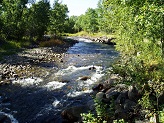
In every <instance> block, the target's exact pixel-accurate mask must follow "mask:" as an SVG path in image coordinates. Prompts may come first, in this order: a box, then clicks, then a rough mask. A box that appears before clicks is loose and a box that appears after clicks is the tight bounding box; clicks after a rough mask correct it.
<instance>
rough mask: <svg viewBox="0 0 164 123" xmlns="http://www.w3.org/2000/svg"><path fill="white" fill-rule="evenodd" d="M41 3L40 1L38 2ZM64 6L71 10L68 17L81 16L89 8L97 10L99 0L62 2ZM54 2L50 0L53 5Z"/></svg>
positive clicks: (64, 0)
mask: <svg viewBox="0 0 164 123" xmlns="http://www.w3.org/2000/svg"><path fill="white" fill-rule="evenodd" d="M36 1H39V0H36ZM60 1H62V3H63V4H66V5H67V7H68V10H69V13H68V15H69V16H72V15H75V16H79V15H81V14H84V13H85V12H86V10H87V9H88V8H93V9H94V8H96V7H97V3H98V0H60ZM53 2H54V0H50V3H51V4H53Z"/></svg>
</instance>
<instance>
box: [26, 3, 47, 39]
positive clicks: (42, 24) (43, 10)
mask: <svg viewBox="0 0 164 123" xmlns="http://www.w3.org/2000/svg"><path fill="white" fill-rule="evenodd" d="M49 9H50V5H49V3H48V2H43V1H40V2H38V3H36V4H33V5H32V6H31V7H30V8H29V9H26V12H25V18H26V21H25V22H26V35H27V36H28V37H29V38H30V40H32V39H33V38H34V37H37V39H41V37H42V36H43V35H44V33H45V32H46V31H47V26H48V24H49Z"/></svg>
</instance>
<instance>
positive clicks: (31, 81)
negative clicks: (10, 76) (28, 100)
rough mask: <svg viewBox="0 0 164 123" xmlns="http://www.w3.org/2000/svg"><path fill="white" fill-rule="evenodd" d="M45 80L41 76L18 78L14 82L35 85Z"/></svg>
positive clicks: (22, 84)
mask: <svg viewBox="0 0 164 123" xmlns="http://www.w3.org/2000/svg"><path fill="white" fill-rule="evenodd" d="M42 81H43V80H42V79H41V78H25V79H18V80H14V81H13V82H12V83H13V84H20V85H21V86H33V85H38V84H39V83H40V82H42Z"/></svg>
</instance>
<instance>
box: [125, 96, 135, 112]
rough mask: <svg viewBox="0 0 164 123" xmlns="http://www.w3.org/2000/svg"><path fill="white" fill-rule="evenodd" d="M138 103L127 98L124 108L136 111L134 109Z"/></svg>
mask: <svg viewBox="0 0 164 123" xmlns="http://www.w3.org/2000/svg"><path fill="white" fill-rule="evenodd" d="M136 105H137V104H136V103H135V102H133V101H131V100H129V99H127V100H125V103H124V104H123V106H124V109H125V110H127V111H134V109H135V108H136Z"/></svg>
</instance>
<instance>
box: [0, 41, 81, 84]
mask: <svg viewBox="0 0 164 123" xmlns="http://www.w3.org/2000/svg"><path fill="white" fill-rule="evenodd" d="M77 42H78V41H76V40H73V39H63V40H57V41H56V40H54V39H51V40H50V41H42V42H39V43H37V44H35V45H31V46H29V47H28V48H23V49H20V50H17V52H16V51H15V52H13V53H14V54H13V55H5V54H3V56H2V60H1V61H0V69H1V72H0V85H3V84H9V83H10V82H11V81H12V80H14V79H19V78H21V79H22V78H26V77H32V76H38V77H39V76H43V75H44V74H45V73H44V72H43V71H44V70H43V69H47V68H48V67H56V66H58V65H59V63H60V62H62V59H63V56H64V53H65V52H66V51H67V49H68V48H69V47H71V46H73V45H74V44H75V43H77ZM39 45H41V46H42V47H40V46H39ZM48 45H49V46H48ZM43 46H44V47H43ZM45 46H48V47H45ZM10 50H12V49H10ZM9 52H10V51H9ZM38 68H39V69H38ZM38 71H40V72H38Z"/></svg>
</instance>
